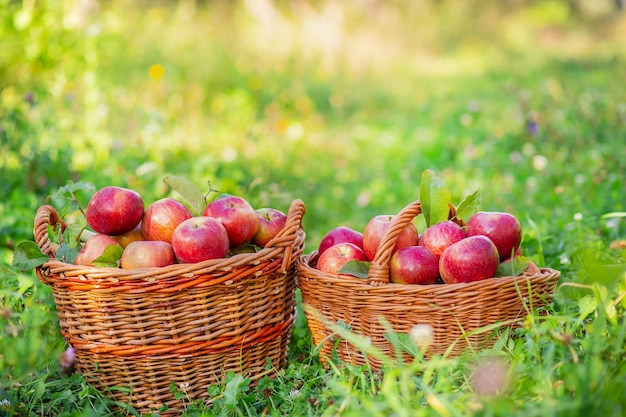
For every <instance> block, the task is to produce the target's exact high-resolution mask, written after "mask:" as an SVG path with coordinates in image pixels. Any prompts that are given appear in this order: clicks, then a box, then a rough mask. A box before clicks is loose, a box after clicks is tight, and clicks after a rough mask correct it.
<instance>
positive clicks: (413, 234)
mask: <svg viewBox="0 0 626 417" xmlns="http://www.w3.org/2000/svg"><path fill="white" fill-rule="evenodd" d="M395 217H396V216H395V215H392V214H379V215H377V216H374V217H373V218H372V219H371V220H370V221H369V222H368V223H367V225H366V226H365V230H364V231H363V250H364V251H365V254H366V255H367V257H368V259H369V260H370V261H371V260H374V256H375V255H376V251H377V250H378V246H379V245H380V241H381V240H382V238H383V235H384V234H385V232H386V231H387V229H388V228H389V226H390V225H391V222H392V220H393V219H394V218H395ZM417 241H418V234H417V228H416V227H415V225H414V224H413V223H409V224H408V226H406V227H405V228H404V230H402V231H401V232H400V234H399V235H398V239H397V240H396V244H395V246H394V249H393V252H395V251H397V250H398V249H400V248H406V247H407V246H416V245H417Z"/></svg>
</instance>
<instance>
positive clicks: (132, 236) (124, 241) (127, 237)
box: [111, 222, 146, 248]
mask: <svg viewBox="0 0 626 417" xmlns="http://www.w3.org/2000/svg"><path fill="white" fill-rule="evenodd" d="M111 237H112V238H113V239H115V240H116V241H117V243H119V244H120V245H122V247H123V248H125V247H126V246H128V245H129V244H130V243H131V242H135V241H138V240H146V237H145V236H144V235H143V232H142V231H141V222H139V224H138V225H137V226H136V227H135V228H134V229H133V230H131V231H130V232H126V233H124V234H123V235H117V236H111Z"/></svg>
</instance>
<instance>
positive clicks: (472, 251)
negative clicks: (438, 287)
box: [439, 235, 500, 284]
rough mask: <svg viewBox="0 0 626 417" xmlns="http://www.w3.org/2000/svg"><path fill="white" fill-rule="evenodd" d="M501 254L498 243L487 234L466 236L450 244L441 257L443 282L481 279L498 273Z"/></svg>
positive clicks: (440, 264)
mask: <svg viewBox="0 0 626 417" xmlns="http://www.w3.org/2000/svg"><path fill="white" fill-rule="evenodd" d="M499 264H500V255H498V249H497V248H496V245H495V244H494V243H493V242H492V241H491V239H489V238H488V237H486V236H482V235H477V236H470V237H466V238H465V239H462V240H459V241H458V242H456V243H453V244H452V245H450V246H448V247H447V248H446V249H445V250H444V251H443V253H442V254H441V257H440V258H439V273H440V274H441V278H442V279H443V282H445V283H446V284H454V283H459V282H472V281H479V280H482V279H485V278H491V277H493V276H494V275H495V274H496V271H497V270H498V265H499Z"/></svg>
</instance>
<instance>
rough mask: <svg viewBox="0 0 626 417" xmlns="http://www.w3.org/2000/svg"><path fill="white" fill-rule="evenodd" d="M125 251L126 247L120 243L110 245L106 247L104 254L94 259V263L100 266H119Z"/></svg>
mask: <svg viewBox="0 0 626 417" xmlns="http://www.w3.org/2000/svg"><path fill="white" fill-rule="evenodd" d="M123 252H124V248H122V247H121V246H120V245H109V246H107V247H106V248H104V252H102V255H100V256H98V257H97V258H96V259H94V260H93V261H92V263H93V264H94V266H97V267H99V268H117V267H118V261H119V260H120V259H121V258H122V253H123Z"/></svg>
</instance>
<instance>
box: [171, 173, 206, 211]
mask: <svg viewBox="0 0 626 417" xmlns="http://www.w3.org/2000/svg"><path fill="white" fill-rule="evenodd" d="M163 182H164V183H165V184H167V185H169V186H170V187H172V189H173V190H174V191H176V192H177V193H178V194H180V195H181V196H183V198H184V199H185V200H187V201H188V202H189V204H190V205H191V207H192V209H193V210H194V211H195V214H196V215H200V214H202V212H203V211H204V208H205V206H206V197H205V195H204V193H203V192H202V190H201V189H200V188H199V187H198V186H197V185H196V184H194V183H193V182H191V181H189V180H188V179H187V178H185V177H181V176H180V175H168V176H167V177H165V178H163Z"/></svg>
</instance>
